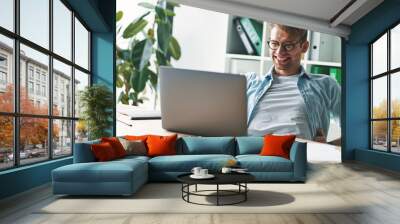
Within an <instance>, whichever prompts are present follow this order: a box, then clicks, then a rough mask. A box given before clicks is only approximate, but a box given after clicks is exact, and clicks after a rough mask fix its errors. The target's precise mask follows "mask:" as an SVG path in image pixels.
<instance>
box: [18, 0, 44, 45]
mask: <svg viewBox="0 0 400 224" xmlns="http://www.w3.org/2000/svg"><path fill="white" fill-rule="evenodd" d="M48 11H49V0H35V1H32V0H20V14H21V16H20V20H21V21H20V23H21V25H20V30H21V36H23V37H25V38H26V39H28V40H30V41H32V42H34V43H35V44H38V45H40V46H42V47H44V48H46V49H48V48H49V13H45V12H48Z"/></svg>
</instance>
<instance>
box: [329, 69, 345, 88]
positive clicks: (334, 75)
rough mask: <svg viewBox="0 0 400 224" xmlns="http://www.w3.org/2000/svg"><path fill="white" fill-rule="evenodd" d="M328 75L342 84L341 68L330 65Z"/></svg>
mask: <svg viewBox="0 0 400 224" xmlns="http://www.w3.org/2000/svg"><path fill="white" fill-rule="evenodd" d="M329 75H330V76H331V77H332V78H334V79H336V81H337V82H338V83H339V84H340V85H341V84H342V69H341V68H339V67H330V68H329Z"/></svg>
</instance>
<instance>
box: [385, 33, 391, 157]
mask: <svg viewBox="0 0 400 224" xmlns="http://www.w3.org/2000/svg"><path fill="white" fill-rule="evenodd" d="M386 53H387V65H386V66H387V68H386V71H389V70H390V30H388V32H387V51H386ZM391 79H392V76H391V74H390V73H389V74H387V85H388V86H387V90H388V92H387V98H388V100H387V101H388V103H387V110H388V118H392V100H391ZM391 124H392V121H391V120H390V121H388V124H387V125H388V126H387V131H388V141H389V142H388V148H387V151H388V152H391V151H392V135H391V133H392V125H391Z"/></svg>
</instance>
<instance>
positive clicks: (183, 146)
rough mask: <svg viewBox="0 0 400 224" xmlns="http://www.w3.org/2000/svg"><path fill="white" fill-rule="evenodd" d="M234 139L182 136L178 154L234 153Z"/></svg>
mask: <svg viewBox="0 0 400 224" xmlns="http://www.w3.org/2000/svg"><path fill="white" fill-rule="evenodd" d="M234 140H235V139H234V138H233V137H182V138H181V141H180V144H179V145H180V146H179V151H180V154H185V155H199V154H226V155H235V154H234V153H235V141H234Z"/></svg>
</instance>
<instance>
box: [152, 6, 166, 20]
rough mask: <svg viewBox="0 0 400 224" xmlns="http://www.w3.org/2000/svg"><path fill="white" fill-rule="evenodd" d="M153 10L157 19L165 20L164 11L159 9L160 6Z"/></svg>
mask: <svg viewBox="0 0 400 224" xmlns="http://www.w3.org/2000/svg"><path fill="white" fill-rule="evenodd" d="M155 10H156V15H157V17H158V18H159V19H160V20H161V21H164V20H165V18H166V14H165V9H163V8H161V7H160V6H158V5H157V6H156V7H155Z"/></svg>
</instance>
